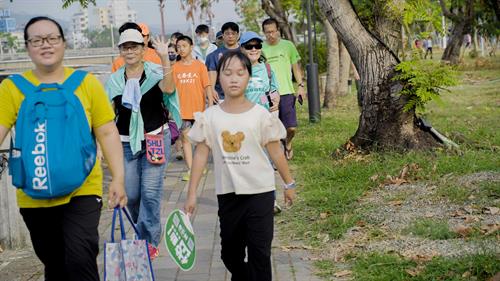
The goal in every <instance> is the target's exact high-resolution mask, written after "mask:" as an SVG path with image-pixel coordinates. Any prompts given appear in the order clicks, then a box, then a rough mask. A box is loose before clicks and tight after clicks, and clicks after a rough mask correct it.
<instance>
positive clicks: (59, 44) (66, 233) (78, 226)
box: [0, 17, 127, 281]
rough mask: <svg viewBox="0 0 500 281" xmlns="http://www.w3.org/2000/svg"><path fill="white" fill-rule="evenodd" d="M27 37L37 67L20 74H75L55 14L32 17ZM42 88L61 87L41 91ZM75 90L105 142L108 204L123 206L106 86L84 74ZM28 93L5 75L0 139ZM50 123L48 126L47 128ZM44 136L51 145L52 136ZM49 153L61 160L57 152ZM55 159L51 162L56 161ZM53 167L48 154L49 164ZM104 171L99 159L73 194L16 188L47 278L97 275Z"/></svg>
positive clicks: (34, 78) (47, 77) (90, 279)
mask: <svg viewBox="0 0 500 281" xmlns="http://www.w3.org/2000/svg"><path fill="white" fill-rule="evenodd" d="M24 40H25V42H26V43H25V44H26V49H27V51H28V55H29V57H30V58H31V61H32V62H33V64H34V65H35V68H34V69H33V70H28V71H26V72H24V73H23V74H22V76H23V77H24V78H25V79H26V80H28V81H29V82H30V83H31V84H33V85H34V86H38V85H40V84H41V83H44V84H54V83H57V84H62V83H63V82H65V80H66V79H68V77H69V76H70V75H71V74H73V72H74V69H72V68H68V67H64V66H63V58H64V51H65V48H66V40H65V38H64V34H63V31H62V28H61V26H60V25H59V23H57V22H56V21H55V20H53V19H51V18H48V17H35V18H32V19H31V20H30V21H29V22H28V23H27V24H26V26H25V28H24ZM44 94H45V95H50V94H59V93H58V92H42V93H37V95H44ZM74 94H75V95H76V96H77V97H78V99H79V101H80V103H81V106H82V108H83V110H84V112H85V115H86V117H87V121H88V123H89V125H90V129H91V130H92V133H93V134H94V135H95V137H96V139H97V141H98V142H99V144H100V145H101V148H102V151H103V152H104V156H105V157H106V159H107V161H108V166H109V168H110V170H111V174H112V180H111V183H110V185H109V197H108V199H109V206H110V207H112V208H113V207H115V206H118V205H119V206H122V207H123V206H125V205H126V201H127V198H126V195H125V190H124V170H123V164H122V162H123V152H122V147H121V146H120V139H119V136H118V131H117V129H116V126H115V123H114V122H113V118H114V114H113V109H112V108H111V106H110V105H109V102H108V100H107V97H106V93H105V91H104V88H103V87H102V85H101V83H100V82H99V80H98V79H97V78H96V77H95V76H93V75H92V74H86V75H85V77H84V78H83V81H82V82H81V84H80V85H79V86H78V88H76V90H75V91H74ZM24 98H25V94H24V93H22V92H21V91H20V90H19V89H18V88H17V87H16V86H15V85H14V83H13V81H12V80H11V79H5V80H4V81H3V82H2V84H0V143H2V142H3V140H4V139H5V136H6V135H7V133H8V131H9V130H10V128H12V127H13V126H14V124H15V123H16V119H17V118H18V113H19V110H20V106H21V103H22V102H23V100H24ZM48 108H49V111H47V114H48V115H49V116H50V114H51V112H50V109H51V107H48ZM53 114H55V113H53ZM50 128H51V127H50V126H48V127H47V130H50ZM44 136H45V135H43V136H42V137H44ZM38 137H39V136H38V134H37V138H38ZM46 141H47V144H46V145H47V146H49V145H50V140H49V139H47V140H46ZM44 147H45V146H44ZM44 155H45V154H44ZM35 159H36V161H37V162H36V163H37V164H42V162H45V157H44V158H35ZM50 159H52V160H53V161H57V159H56V158H50ZM54 159H55V160H54ZM53 161H51V166H50V167H54V166H57V165H58V164H56V163H57V162H56V163H54V162H53ZM65 161H71V159H65ZM36 163H35V164H36ZM59 165H64V163H63V164H59ZM50 167H49V166H48V160H47V169H50ZM36 171H37V172H41V171H42V170H36ZM59 176H60V177H66V176H67V175H59ZM102 177H103V174H102V170H101V165H100V163H99V160H97V161H96V163H95V165H94V167H93V169H92V171H91V172H90V174H89V175H88V176H87V178H86V179H85V182H84V183H83V184H82V185H81V186H80V187H78V188H77V189H76V190H74V191H73V192H71V193H70V194H69V195H64V196H58V197H55V198H50V199H34V198H32V197H30V196H28V195H27V194H26V193H25V192H24V189H18V190H17V202H18V205H19V207H20V213H21V215H22V216H23V219H24V221H25V223H26V226H27V227H28V230H29V232H30V236H31V241H32V243H33V248H34V250H35V253H36V255H37V256H38V258H39V259H40V260H41V261H42V263H43V264H44V266H45V270H44V273H45V280H69V281H77V280H82V281H83V280H85V281H97V280H99V273H98V269H97V263H96V258H97V255H98V253H99V233H98V229H97V226H98V225H99V217H100V213H101V207H102V199H101V198H102Z"/></svg>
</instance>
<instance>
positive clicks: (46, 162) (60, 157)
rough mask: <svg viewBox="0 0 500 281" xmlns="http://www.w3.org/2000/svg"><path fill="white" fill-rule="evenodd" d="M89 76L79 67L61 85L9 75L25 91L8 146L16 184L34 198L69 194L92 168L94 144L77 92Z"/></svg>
mask: <svg viewBox="0 0 500 281" xmlns="http://www.w3.org/2000/svg"><path fill="white" fill-rule="evenodd" d="M85 75H87V73H86V72H84V71H79V70H77V71H75V72H74V73H72V74H71V76H70V77H69V78H68V79H66V81H65V82H64V83H63V84H62V85H60V84H58V83H53V84H40V85H39V86H38V87H36V86H34V85H33V84H31V83H30V82H29V81H28V80H26V79H25V78H24V77H22V76H21V75H19V74H15V75H11V76H10V77H9V79H10V80H12V82H14V84H15V85H16V86H17V88H18V89H19V90H20V91H21V93H22V94H23V95H24V97H25V98H24V101H23V102H22V103H21V108H20V109H19V113H18V115H17V121H16V126H15V128H16V130H15V137H14V138H15V140H14V143H13V144H12V143H11V149H10V160H9V165H10V174H11V175H12V184H13V185H14V186H16V187H17V188H22V189H23V191H24V192H25V193H26V194H27V195H29V196H30V197H32V198H35V199H49V198H55V197H60V196H63V195H67V194H69V193H71V192H72V191H74V190H75V189H77V188H78V187H80V186H81V185H82V184H83V182H84V181H85V179H86V178H87V176H88V175H89V174H90V171H91V170H92V168H93V167H94V164H95V161H96V160H95V158H96V145H95V140H94V137H93V136H92V133H91V130H90V127H89V123H88V121H87V117H86V115H85V111H84V109H83V106H82V104H81V103H80V100H79V99H78V97H77V96H76V95H75V94H74V92H75V90H76V89H77V88H78V87H79V86H80V84H81V83H82V81H83V79H84V78H85Z"/></svg>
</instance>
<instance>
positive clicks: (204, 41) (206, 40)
mask: <svg viewBox="0 0 500 281" xmlns="http://www.w3.org/2000/svg"><path fill="white" fill-rule="evenodd" d="M208 41H209V39H208V37H204V36H202V37H198V42H199V43H200V44H204V43H207V42H208Z"/></svg>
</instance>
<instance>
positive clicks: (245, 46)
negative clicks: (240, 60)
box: [243, 43, 262, 51]
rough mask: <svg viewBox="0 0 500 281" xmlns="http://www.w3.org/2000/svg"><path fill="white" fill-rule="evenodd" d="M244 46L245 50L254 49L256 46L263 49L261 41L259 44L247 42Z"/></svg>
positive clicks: (257, 48)
mask: <svg viewBox="0 0 500 281" xmlns="http://www.w3.org/2000/svg"><path fill="white" fill-rule="evenodd" d="M243 48H245V50H248V51H250V50H252V49H253V48H255V49H256V50H260V49H262V44H261V43H259V44H245V45H243Z"/></svg>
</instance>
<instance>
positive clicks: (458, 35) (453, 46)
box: [441, 21, 465, 65]
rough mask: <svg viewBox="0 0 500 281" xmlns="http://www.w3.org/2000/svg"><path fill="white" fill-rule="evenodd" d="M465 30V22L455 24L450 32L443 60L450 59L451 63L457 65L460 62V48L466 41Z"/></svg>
mask: <svg viewBox="0 0 500 281" xmlns="http://www.w3.org/2000/svg"><path fill="white" fill-rule="evenodd" d="M464 30H465V22H464V21H461V22H456V23H454V24H453V27H452V29H451V34H450V40H449V41H448V44H447V45H446V49H444V53H443V56H442V57H441V60H443V61H449V62H450V63H451V64H453V65H456V64H458V63H460V49H461V48H462V45H463V43H464V35H465V33H464Z"/></svg>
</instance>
